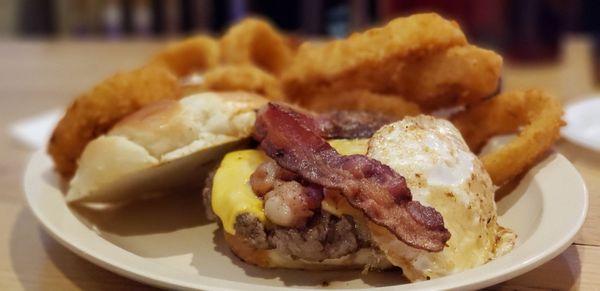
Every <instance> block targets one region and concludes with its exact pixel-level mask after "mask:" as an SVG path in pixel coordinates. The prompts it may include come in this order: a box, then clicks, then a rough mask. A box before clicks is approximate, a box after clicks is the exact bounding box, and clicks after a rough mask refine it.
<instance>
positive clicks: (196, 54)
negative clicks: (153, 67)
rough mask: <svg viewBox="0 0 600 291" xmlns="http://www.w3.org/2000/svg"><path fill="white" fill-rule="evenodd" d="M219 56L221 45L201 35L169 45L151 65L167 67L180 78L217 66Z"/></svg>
mask: <svg viewBox="0 0 600 291" xmlns="http://www.w3.org/2000/svg"><path fill="white" fill-rule="evenodd" d="M219 54H220V51H219V43H218V42H217V41H216V40H214V39H213V38H211V37H209V36H204V35H200V36H195V37H191V38H188V39H185V40H183V41H179V42H175V43H172V44H170V45H168V46H167V47H166V48H165V49H164V50H162V51H160V52H159V53H157V54H156V55H155V56H154V57H153V58H152V59H151V60H150V63H151V64H162V65H165V66H167V67H168V68H169V69H170V70H171V71H173V72H174V73H175V74H176V75H177V76H178V77H184V76H187V75H189V74H191V73H193V72H196V71H204V70H207V69H210V68H213V67H215V66H217V65H218V64H219Z"/></svg>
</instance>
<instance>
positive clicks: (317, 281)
mask: <svg viewBox="0 0 600 291" xmlns="http://www.w3.org/2000/svg"><path fill="white" fill-rule="evenodd" d="M213 244H214V250H215V251H216V252H218V253H221V254H222V255H224V256H226V257H227V258H228V260H229V261H230V262H231V265H232V267H236V268H240V269H242V270H243V271H244V273H245V274H246V275H247V276H250V277H254V278H262V279H267V280H273V279H276V280H279V281H281V282H282V283H283V285H285V286H300V287H301V286H320V287H324V288H326V287H328V288H344V286H347V285H348V283H347V282H348V281H351V280H357V279H360V280H362V281H363V282H364V283H365V284H367V285H370V286H373V287H378V286H390V285H398V284H406V283H409V282H408V281H407V279H406V278H404V277H403V276H402V273H401V271H400V270H398V269H394V270H390V271H383V272H376V271H371V272H368V273H367V274H362V273H361V270H348V271H303V270H286V269H267V268H260V267H257V266H253V265H250V264H247V263H245V262H243V261H242V260H241V259H239V258H238V257H237V256H235V255H234V254H233V253H232V252H231V250H230V249H229V247H228V246H227V244H226V243H225V239H224V237H223V232H222V230H221V229H217V230H215V231H214V233H213ZM203 263H204V260H203V258H202V257H201V256H200V255H199V254H197V253H195V254H194V256H193V258H192V263H191V264H192V266H194V267H196V268H201V265H202V264H203Z"/></svg>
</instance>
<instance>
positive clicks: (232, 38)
mask: <svg viewBox="0 0 600 291" xmlns="http://www.w3.org/2000/svg"><path fill="white" fill-rule="evenodd" d="M293 43H294V41H293V40H290V39H288V38H287V37H286V36H285V35H283V34H282V33H280V32H279V31H277V30H276V29H275V28H274V27H273V26H271V24H269V23H268V22H267V21H265V20H262V19H257V18H246V19H244V20H242V21H240V22H238V23H237V24H235V25H233V26H232V27H231V28H229V30H228V31H227V33H226V34H225V35H224V36H223V37H222V38H221V58H222V60H223V62H224V63H226V64H253V65H255V66H257V67H259V68H261V69H263V70H265V71H267V72H269V73H271V74H274V75H279V73H281V72H282V71H283V69H284V68H285V67H287V66H288V65H289V64H290V62H291V60H292V56H293V49H292V47H293Z"/></svg>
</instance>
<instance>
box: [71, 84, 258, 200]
mask: <svg viewBox="0 0 600 291" xmlns="http://www.w3.org/2000/svg"><path fill="white" fill-rule="evenodd" d="M265 103H266V100H265V99H264V98H262V97H260V96H258V95H254V94H250V93H245V92H227V93H212V92H208V93H200V94H195V95H191V96H188V97H186V98H183V99H181V100H179V101H172V100H169V101H161V102H157V103H154V104H151V105H149V106H146V107H144V108H142V109H141V110H139V111H138V112H136V113H134V114H132V115H130V116H128V117H126V118H124V119H123V120H121V121H120V122H119V123H118V124H116V125H115V126H114V127H113V128H112V129H111V130H110V131H109V132H108V133H107V134H105V135H102V136H100V137H98V138H96V139H95V140H93V141H92V142H90V143H89V144H88V145H87V146H86V148H85V149H84V151H83V154H82V155H81V158H80V159H79V161H78V169H77V171H76V173H75V176H74V178H73V179H72V180H71V182H70V187H69V190H68V193H67V196H66V200H67V201H69V202H125V201H128V200H131V199H135V198H143V197H147V196H154V195H157V193H160V192H161V190H164V189H171V188H176V187H178V186H186V187H193V186H200V185H199V184H201V181H203V180H204V178H203V175H205V173H206V172H208V171H209V169H210V167H212V166H213V165H214V163H215V162H216V161H218V160H219V159H220V158H221V157H222V156H223V155H224V154H225V153H226V152H228V151H231V150H234V149H238V148H240V147H244V146H245V145H246V144H247V143H248V142H249V138H248V137H249V136H250V134H251V132H252V128H253V126H254V120H255V117H256V110H257V109H258V108H260V107H261V106H263V105H264V104H265Z"/></svg>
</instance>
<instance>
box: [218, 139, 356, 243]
mask: <svg viewBox="0 0 600 291" xmlns="http://www.w3.org/2000/svg"><path fill="white" fill-rule="evenodd" d="M329 144H331V146H333V147H334V148H335V149H336V150H337V151H338V152H339V153H340V154H342V155H351V154H365V153H366V152H367V145H368V140H367V139H355V140H331V141H329ZM268 159H269V158H268V157H267V156H266V155H265V154H264V153H263V152H262V151H259V150H252V149H251V150H241V151H235V152H231V153H229V154H227V155H225V157H224V158H223V160H222V161H221V165H220V166H219V168H218V169H217V171H216V173H215V177H214V179H213V187H212V194H211V195H212V196H211V206H212V209H213V211H214V212H215V214H216V215H217V216H218V217H219V218H220V219H221V222H222V223H223V228H224V229H225V231H226V232H227V233H230V234H235V227H234V225H235V220H236V218H237V217H238V215H240V214H243V213H249V214H251V215H254V216H255V217H257V218H258V219H259V220H260V221H263V222H264V221H265V220H266V217H265V213H264V205H263V201H262V200H261V199H260V198H258V197H257V196H256V195H255V194H254V192H252V188H251V187H250V183H249V181H250V176H251V175H252V173H254V171H255V170H256V168H257V167H258V166H259V165H260V164H262V163H263V162H265V161H267V160H268Z"/></svg>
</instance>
